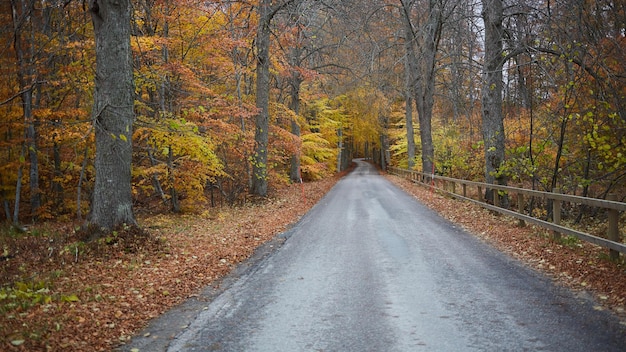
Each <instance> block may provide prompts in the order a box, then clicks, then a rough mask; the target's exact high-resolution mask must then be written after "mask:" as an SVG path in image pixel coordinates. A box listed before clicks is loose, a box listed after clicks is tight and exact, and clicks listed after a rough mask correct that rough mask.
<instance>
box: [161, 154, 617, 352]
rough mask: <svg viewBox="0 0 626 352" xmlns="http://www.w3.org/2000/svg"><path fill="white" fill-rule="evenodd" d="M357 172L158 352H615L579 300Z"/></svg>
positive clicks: (613, 336)
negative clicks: (165, 347)
mask: <svg viewBox="0 0 626 352" xmlns="http://www.w3.org/2000/svg"><path fill="white" fill-rule="evenodd" d="M357 163H358V166H357V168H356V169H355V170H354V171H353V172H352V173H351V174H349V175H348V176H346V177H345V178H343V179H342V180H341V181H339V182H338V183H337V185H336V186H335V187H334V188H333V189H332V190H331V191H330V192H329V193H328V194H327V195H326V197H325V198H323V199H322V201H321V202H320V203H318V204H317V205H316V206H315V207H314V208H313V209H312V211H310V212H309V213H308V214H307V215H306V216H305V217H303V218H302V220H301V221H300V222H299V223H298V224H297V225H296V226H295V227H294V228H293V229H292V230H291V231H289V232H288V233H287V234H285V236H287V237H288V239H287V240H286V241H285V243H284V245H283V246H282V247H281V248H280V249H278V250H277V251H275V252H274V253H273V254H272V255H270V256H268V257H266V258H265V259H263V260H262V261H260V262H259V263H257V264H255V265H254V266H253V267H252V268H251V269H250V270H247V271H246V272H245V273H244V274H243V275H242V276H241V277H239V278H238V279H237V280H236V281H234V282H233V283H232V284H231V285H230V287H229V288H228V289H226V290H225V291H224V292H223V293H222V294H221V295H219V296H218V297H216V298H215V299H214V300H213V301H212V302H211V303H210V304H209V305H208V307H207V308H206V309H205V310H203V311H202V312H200V313H199V314H198V315H197V316H196V317H195V319H194V320H193V322H192V323H191V324H190V325H189V326H188V327H187V328H186V329H185V330H184V331H183V332H182V333H181V334H179V335H178V336H177V337H176V338H175V339H174V340H172V341H171V343H170V344H169V348H168V351H268V352H269V351H271V352H277V351H568V352H571V351H624V350H626V347H625V346H626V335H625V334H624V330H623V326H620V325H619V322H618V321H617V319H616V318H614V317H613V316H611V315H610V314H608V313H606V312H601V311H597V310H594V309H593V306H594V304H593V302H592V301H591V300H590V299H589V298H584V297H578V296H576V295H574V294H572V293H570V292H569V291H567V290H565V289H563V288H560V287H556V286H554V285H553V284H552V283H551V281H550V280H549V279H547V278H546V277H544V276H542V275H540V274H537V273H535V272H533V271H532V270H530V269H528V268H526V267H525V266H523V265H522V264H520V263H519V262H517V261H515V260H513V259H511V258H509V257H507V256H506V255H504V254H502V253H500V252H498V251H497V250H495V249H493V248H492V247H490V246H488V245H486V244H484V243H482V242H481V241H479V240H477V239H476V238H475V237H473V236H471V235H470V234H468V233H466V232H464V231H463V230H461V229H459V228H457V227H455V226H454V225H453V224H451V223H450V222H447V221H446V220H443V219H442V218H441V217H439V216H438V215H437V214H435V213H434V212H432V211H431V210H429V209H428V208H426V207H425V206H423V205H421V204H420V203H418V202H417V201H416V200H415V199H414V198H412V197H411V196H409V195H407V194H406V193H404V192H403V191H401V190H400V189H398V188H396V187H395V186H394V185H393V184H391V183H390V182H388V181H387V180H386V179H385V178H384V177H381V176H380V175H379V174H378V172H377V171H376V170H375V169H374V168H373V167H371V166H370V165H369V164H367V163H366V162H364V161H357ZM459 211H463V209H462V208H460V209H459Z"/></svg>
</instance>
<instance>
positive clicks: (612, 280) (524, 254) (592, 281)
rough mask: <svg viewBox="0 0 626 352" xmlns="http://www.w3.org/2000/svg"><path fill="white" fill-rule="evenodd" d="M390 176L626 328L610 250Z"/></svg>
mask: <svg viewBox="0 0 626 352" xmlns="http://www.w3.org/2000/svg"><path fill="white" fill-rule="evenodd" d="M387 178H388V179H389V180H390V181H392V182H394V183H395V184H396V185H398V186H399V187H401V188H402V189H404V190H405V191H406V192H408V193H410V194H412V195H413V196H415V197H416V198H417V199H419V200H420V201H421V202H422V203H424V204H426V205H428V206H429V207H430V208H432V209H434V210H436V211H437V212H438V213H439V214H441V215H442V216H443V217H445V218H446V219H448V220H450V221H452V222H454V223H456V224H459V225H460V226H462V227H463V228H465V229H466V230H467V231H469V232H471V233H473V234H474V235H476V236H477V237H479V238H481V239H483V240H484V241H485V242H488V243H490V244H491V245H493V246H494V247H496V248H498V249H499V250H501V251H503V252H506V253H508V254H510V255H511V256H513V257H515V258H517V259H519V260H521V261H522V262H524V263H527V264H528V265H530V266H531V267H533V268H535V269H537V270H539V271H541V272H543V273H545V274H547V275H548V276H550V277H552V278H553V279H554V280H555V281H556V282H558V283H559V284H562V285H565V286H567V287H569V288H571V289H573V290H574V291H575V292H579V293H581V294H585V293H587V294H592V295H593V296H595V298H596V300H597V301H598V302H599V304H598V306H597V307H596V309H599V310H601V309H611V310H612V311H613V312H615V313H616V314H617V315H618V316H619V317H620V318H621V319H622V321H623V323H622V324H623V325H626V313H625V308H626V267H625V266H624V265H623V264H616V263H614V262H611V261H609V260H608V255H607V253H608V250H606V249H603V248H601V247H598V246H596V245H593V244H590V243H587V242H583V241H572V242H571V243H568V242H567V241H555V240H553V239H552V237H551V235H550V233H549V231H548V230H545V229H542V228H539V227H535V226H525V227H520V226H519V225H518V221H517V220H516V219H513V218H511V217H507V216H503V215H496V214H495V213H493V212H491V211H489V210H486V209H484V208H482V207H480V206H479V205H478V204H474V203H470V202H462V201H459V200H454V199H452V198H449V197H446V196H443V195H440V194H438V193H437V192H432V191H431V190H430V189H429V188H427V187H424V186H420V185H416V184H414V183H412V182H411V181H409V180H406V179H403V178H400V177H397V176H391V175H389V176H387ZM460 209H462V211H459V210H460Z"/></svg>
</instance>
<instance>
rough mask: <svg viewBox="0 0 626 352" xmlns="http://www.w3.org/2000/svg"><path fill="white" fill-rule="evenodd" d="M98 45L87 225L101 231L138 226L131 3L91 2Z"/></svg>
mask: <svg viewBox="0 0 626 352" xmlns="http://www.w3.org/2000/svg"><path fill="white" fill-rule="evenodd" d="M89 10H90V12H91V17H92V20H93V25H94V33H95V39H96V88H95V94H94V106H93V111H92V114H93V125H94V130H95V137H96V157H95V170H96V180H95V184H94V191H93V203H92V204H91V213H90V219H89V223H90V225H93V226H96V227H98V228H99V229H103V230H105V231H107V230H111V229H113V228H114V227H116V226H118V225H121V224H128V225H136V221H135V217H134V214H133V204H132V193H131V163H132V135H133V133H132V127H133V126H132V124H133V121H134V112H133V102H134V97H133V94H134V87H133V68H132V61H131V49H130V1H129V0H90V1H89Z"/></svg>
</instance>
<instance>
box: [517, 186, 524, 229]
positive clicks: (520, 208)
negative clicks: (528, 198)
mask: <svg viewBox="0 0 626 352" xmlns="http://www.w3.org/2000/svg"><path fill="white" fill-rule="evenodd" d="M517 212H518V213H520V214H524V195H523V194H521V193H518V194H517ZM518 225H519V227H524V226H526V221H524V219H519V222H518Z"/></svg>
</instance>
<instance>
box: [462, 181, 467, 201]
mask: <svg viewBox="0 0 626 352" xmlns="http://www.w3.org/2000/svg"><path fill="white" fill-rule="evenodd" d="M463 197H465V198H467V185H466V184H465V183H464V184H463Z"/></svg>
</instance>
